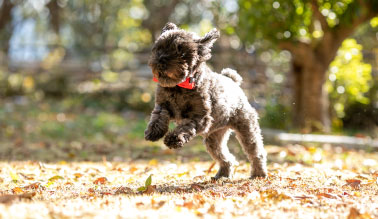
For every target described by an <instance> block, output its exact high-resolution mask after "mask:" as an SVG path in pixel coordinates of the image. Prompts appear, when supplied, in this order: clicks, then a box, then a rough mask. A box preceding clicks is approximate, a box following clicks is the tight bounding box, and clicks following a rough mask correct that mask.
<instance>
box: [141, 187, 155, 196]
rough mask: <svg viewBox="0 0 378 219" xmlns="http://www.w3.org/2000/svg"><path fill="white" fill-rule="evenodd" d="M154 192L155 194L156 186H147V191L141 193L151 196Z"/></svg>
mask: <svg viewBox="0 0 378 219" xmlns="http://www.w3.org/2000/svg"><path fill="white" fill-rule="evenodd" d="M154 192H156V186H155V185H154V186H152V185H149V186H147V190H146V191H145V192H143V194H147V195H149V194H152V193H154Z"/></svg>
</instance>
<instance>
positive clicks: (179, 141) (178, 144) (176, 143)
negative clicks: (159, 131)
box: [164, 133, 185, 149]
mask: <svg viewBox="0 0 378 219" xmlns="http://www.w3.org/2000/svg"><path fill="white" fill-rule="evenodd" d="M164 144H165V145H166V146H167V147H168V148H170V149H178V148H182V147H183V146H184V144H185V139H184V137H183V136H181V135H177V134H175V133H169V134H168V135H167V136H165V138H164Z"/></svg>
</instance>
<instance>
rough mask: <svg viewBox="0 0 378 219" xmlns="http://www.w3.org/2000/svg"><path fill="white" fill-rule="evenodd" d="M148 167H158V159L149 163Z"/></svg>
mask: <svg viewBox="0 0 378 219" xmlns="http://www.w3.org/2000/svg"><path fill="white" fill-rule="evenodd" d="M148 165H150V166H156V165H158V160H156V159H152V160H150V161H149V162H148Z"/></svg>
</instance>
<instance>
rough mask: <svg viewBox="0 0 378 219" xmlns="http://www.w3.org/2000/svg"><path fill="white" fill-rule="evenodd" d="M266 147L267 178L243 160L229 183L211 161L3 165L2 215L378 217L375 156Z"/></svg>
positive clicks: (0, 176) (0, 184) (0, 182)
mask: <svg viewBox="0 0 378 219" xmlns="http://www.w3.org/2000/svg"><path fill="white" fill-rule="evenodd" d="M267 150H268V151H269V152H270V158H271V160H272V161H273V160H274V162H271V163H270V164H269V165H268V170H269V177H268V178H267V179H256V180H249V179H248V177H249V170H250V167H249V165H248V164H247V163H245V162H241V165H240V166H238V167H237V168H236V173H235V176H234V178H233V179H232V180H227V179H223V180H219V181H217V182H214V181H212V180H211V176H213V175H215V173H216V170H217V166H216V165H215V166H214V165H212V163H211V162H170V161H158V160H155V159H152V160H144V161H143V160H140V161H132V162H127V163H126V162H119V163H117V162H108V161H106V160H105V159H104V161H103V162H95V163H92V162H65V161H61V162H58V163H42V162H36V161H22V162H2V163H0V166H1V167H0V218H10V217H12V218H25V217H33V218H37V217H54V218H55V217H58V218H61V217H74V218H92V217H107V218H109V217H110V218H115V217H126V218H135V217H158V218H167V217H170V218H172V217H177V216H179V217H188V218H189V217H194V216H196V217H201V216H206V217H210V218H215V217H219V216H221V217H245V216H246V217H251V216H258V217H269V218H270V217H276V218H284V217H291V218H308V217H310V218H311V217H317V218H335V217H336V218H345V217H346V216H348V215H352V216H353V215H354V216H353V217H352V218H357V216H358V215H360V216H361V217H362V218H375V217H378V204H377V203H378V184H377V183H378V181H377V180H378V171H377V170H378V163H377V158H378V154H376V153H375V154H374V153H366V152H355V151H345V150H342V149H340V150H342V151H338V152H337V151H336V152H335V151H324V150H320V149H319V148H311V147H309V148H308V147H303V146H299V145H297V146H293V145H292V146H290V145H289V146H288V147H277V146H267ZM302 150H303V151H302ZM295 153H298V154H295ZM306 154H307V155H306ZM303 155H305V156H309V157H310V158H311V159H312V163H310V161H307V162H303V161H301V160H300V159H304V158H303ZM290 156H291V157H292V158H291V159H294V158H296V157H297V158H298V156H301V157H300V159H299V160H297V161H296V162H292V161H290V160H289V159H288V157H290ZM310 158H308V159H310ZM280 159H282V160H280ZM151 174H152V181H151V183H150V184H149V183H148V185H145V184H146V182H145V181H146V179H147V178H148V177H149V176H150V175H151ZM142 186H147V187H148V188H146V190H145V191H142V192H139V191H138V188H140V187H142Z"/></svg>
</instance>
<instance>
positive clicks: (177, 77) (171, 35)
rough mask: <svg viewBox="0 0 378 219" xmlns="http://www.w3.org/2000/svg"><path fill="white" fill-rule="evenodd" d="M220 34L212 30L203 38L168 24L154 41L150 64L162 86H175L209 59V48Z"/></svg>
mask: <svg viewBox="0 0 378 219" xmlns="http://www.w3.org/2000/svg"><path fill="white" fill-rule="evenodd" d="M218 38H219V31H218V30H216V29H213V30H211V31H210V32H209V33H207V34H206V35H205V36H204V37H197V36H196V35H195V34H193V33H190V32H187V31H185V30H182V29H179V28H178V27H177V26H176V25H175V24H173V23H167V24H166V25H165V26H164V28H163V30H162V33H161V35H160V36H159V38H158V39H157V40H156V41H155V44H154V46H153V48H152V54H151V57H150V60H149V65H150V67H151V69H152V74H153V75H154V77H155V78H156V79H158V81H159V84H160V85H161V86H163V87H174V86H176V85H177V84H179V83H181V82H184V81H185V80H186V78H187V77H189V76H191V74H192V71H193V70H194V69H193V68H194V67H195V66H198V64H199V63H201V62H204V61H206V60H209V59H210V58H211V47H212V46H213V44H214V42H215V41H216V40H217V39H218Z"/></svg>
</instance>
